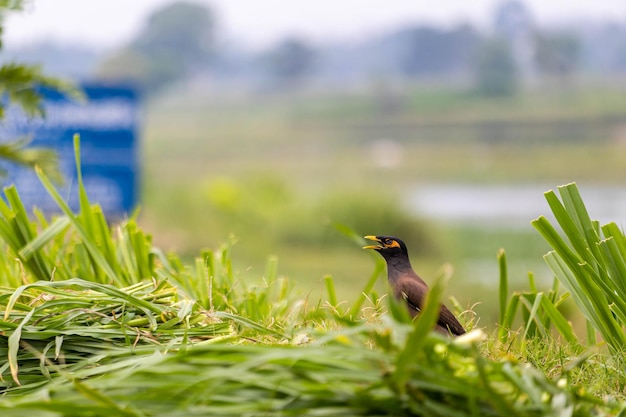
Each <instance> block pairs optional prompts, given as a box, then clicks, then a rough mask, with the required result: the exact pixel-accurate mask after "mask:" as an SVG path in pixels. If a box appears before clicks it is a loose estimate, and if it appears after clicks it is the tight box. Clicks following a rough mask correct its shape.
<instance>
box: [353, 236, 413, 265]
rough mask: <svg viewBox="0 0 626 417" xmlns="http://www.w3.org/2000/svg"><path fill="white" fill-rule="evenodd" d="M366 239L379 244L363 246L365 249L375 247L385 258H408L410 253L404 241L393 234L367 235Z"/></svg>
mask: <svg viewBox="0 0 626 417" xmlns="http://www.w3.org/2000/svg"><path fill="white" fill-rule="evenodd" d="M365 239H368V240H372V241H374V242H377V243H378V245H371V246H363V249H374V250H375V251H377V252H378V253H380V254H381V255H382V256H383V257H384V258H385V259H387V260H389V259H392V258H405V257H406V258H408V256H409V253H408V251H407V249H406V245H405V244H404V242H403V241H401V240H400V239H398V238H397V237H393V236H365Z"/></svg>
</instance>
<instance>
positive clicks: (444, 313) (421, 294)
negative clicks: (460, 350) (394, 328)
mask: <svg viewBox="0 0 626 417" xmlns="http://www.w3.org/2000/svg"><path fill="white" fill-rule="evenodd" d="M427 292H428V286H427V285H426V284H425V283H424V282H423V281H421V279H419V278H418V279H415V278H413V277H408V276H407V277H403V278H400V279H398V280H397V281H396V284H395V285H394V295H395V296H396V298H401V299H404V300H405V301H406V302H407V304H408V305H409V311H410V313H411V316H412V317H415V316H416V315H417V313H419V312H420V311H421V310H422V307H423V305H424V298H425V296H426V293H427ZM437 325H438V326H441V327H442V328H444V329H446V330H448V331H450V333H452V334H454V335H457V336H458V335H462V334H464V333H465V329H464V328H463V326H462V325H461V323H459V321H458V320H457V318H456V317H455V315H454V314H452V312H451V311H450V310H448V308H447V307H446V306H445V305H443V304H441V308H440V310H439V319H438V320H437Z"/></svg>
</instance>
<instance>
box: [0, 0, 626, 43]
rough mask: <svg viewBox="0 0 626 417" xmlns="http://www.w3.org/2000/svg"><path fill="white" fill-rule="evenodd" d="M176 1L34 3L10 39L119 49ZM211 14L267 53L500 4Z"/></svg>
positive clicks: (265, 7) (455, 0)
mask: <svg viewBox="0 0 626 417" xmlns="http://www.w3.org/2000/svg"><path fill="white" fill-rule="evenodd" d="M171 1H172V0H54V1H53V0H33V1H31V2H30V4H29V5H27V10H26V11H25V12H21V13H17V14H13V15H10V16H9V17H8V18H7V20H6V26H5V33H4V35H3V38H4V41H5V45H6V46H8V47H15V46H18V45H22V44H28V43H33V42H37V41H41V40H50V41H55V42H59V43H60V42H71V43H75V44H82V45H89V46H96V47H113V46H117V45H119V44H121V43H123V42H125V41H127V40H128V39H130V38H131V37H132V36H133V35H134V34H135V33H137V32H138V31H139V30H140V28H141V25H142V24H143V22H144V21H145V19H146V17H147V16H148V15H149V14H150V12H151V11H152V10H154V9H155V8H157V7H161V6H163V5H164V4H167V3H170V2H171ZM196 2H197V3H203V4H206V5H208V6H210V7H211V8H212V10H213V11H214V12H215V14H216V16H217V19H218V24H219V30H220V33H221V34H222V35H226V37H227V38H230V39H234V40H238V41H241V42H243V43H246V44H249V45H251V46H256V47H263V46H267V45H269V44H271V43H272V42H275V41H276V40H278V39H280V38H281V37H283V36H285V35H299V36H303V37H306V38H308V39H311V40H313V41H321V42H323V41H326V40H330V39H338V38H340V39H356V38H358V37H360V36H363V35H366V34H371V33H380V32H384V31H385V30H388V29H391V28H393V27H396V26H398V25H400V24H403V23H416V22H431V23H443V24H454V23H457V22H461V21H470V22H473V23H476V24H479V25H485V24H487V22H489V16H490V15H491V13H492V11H493V9H494V7H495V5H496V4H498V3H499V0H435V1H433V0H429V1H427V0H309V1H303V0H291V1H287V0H196ZM526 5H527V6H528V7H529V9H530V10H531V12H532V14H533V16H534V17H535V19H536V20H537V21H538V22H539V23H552V22H557V21H562V20H564V19H565V20H568V21H575V20H579V19H582V18H586V19H589V18H590V19H596V20H601V19H612V20H616V21H620V22H625V21H626V5H625V4H624V0H526Z"/></svg>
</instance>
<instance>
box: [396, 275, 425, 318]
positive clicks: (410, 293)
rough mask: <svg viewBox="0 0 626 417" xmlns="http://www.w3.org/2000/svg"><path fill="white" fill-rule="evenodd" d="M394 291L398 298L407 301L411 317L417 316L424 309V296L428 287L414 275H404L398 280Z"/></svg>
mask: <svg viewBox="0 0 626 417" xmlns="http://www.w3.org/2000/svg"><path fill="white" fill-rule="evenodd" d="M393 292H394V296H395V297H396V298H397V299H402V300H404V301H406V303H407V304H408V305H409V312H410V313H411V317H415V316H416V315H417V313H419V312H420V311H422V306H423V305H424V296H425V295H426V293H427V292H428V287H427V286H426V284H425V283H423V282H420V281H418V280H416V279H413V277H402V278H400V279H398V280H397V281H396V283H395V285H394V286H393Z"/></svg>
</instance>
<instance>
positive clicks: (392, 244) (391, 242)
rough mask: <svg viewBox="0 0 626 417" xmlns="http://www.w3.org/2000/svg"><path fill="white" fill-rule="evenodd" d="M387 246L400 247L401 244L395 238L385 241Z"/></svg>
mask: <svg viewBox="0 0 626 417" xmlns="http://www.w3.org/2000/svg"><path fill="white" fill-rule="evenodd" d="M385 247H386V248H399V247H400V244H399V243H398V242H397V241H395V240H391V239H389V240H386V241H385Z"/></svg>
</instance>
